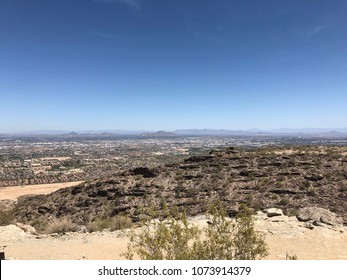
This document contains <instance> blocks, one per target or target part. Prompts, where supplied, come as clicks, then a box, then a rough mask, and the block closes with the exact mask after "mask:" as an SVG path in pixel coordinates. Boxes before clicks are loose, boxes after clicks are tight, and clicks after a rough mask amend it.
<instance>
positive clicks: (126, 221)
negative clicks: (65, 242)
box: [87, 215, 132, 232]
mask: <svg viewBox="0 0 347 280" xmlns="http://www.w3.org/2000/svg"><path fill="white" fill-rule="evenodd" d="M131 226H132V221H131V219H130V218H129V217H126V216H123V215H118V216H114V217H110V216H98V217H96V218H95V219H94V220H93V221H92V222H90V223H89V224H88V225H87V229H88V231H89V232H94V231H102V230H104V229H109V230H111V231H114V230H120V229H124V228H130V227H131Z"/></svg>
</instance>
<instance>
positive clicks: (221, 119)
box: [0, 0, 347, 132]
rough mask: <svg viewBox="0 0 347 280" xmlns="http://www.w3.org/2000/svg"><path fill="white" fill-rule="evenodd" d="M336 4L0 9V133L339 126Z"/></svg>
mask: <svg viewBox="0 0 347 280" xmlns="http://www.w3.org/2000/svg"><path fill="white" fill-rule="evenodd" d="M346 14H347V1H345V0H329V1H328V0H324V1H323V0H305V1H303V0H281V1H279V0H184V1H183V0H175V1H173V0H171V1H169V0H73V1H71V0H50V1H47V0H0V132H1V131H3V132H4V131H10V132H13V131H23V130H26V131H27V130H39V129H52V130H56V129H62V130H86V129H93V130H98V129H100V130H104V129H128V130H133V129H144V130H159V129H165V130H174V129H181V128H215V129H218V128H224V129H248V128H260V129H273V128H282V127H288V128H304V127H313V128H317V127H331V128H338V127H346V126H347V109H346V107H347V17H346Z"/></svg>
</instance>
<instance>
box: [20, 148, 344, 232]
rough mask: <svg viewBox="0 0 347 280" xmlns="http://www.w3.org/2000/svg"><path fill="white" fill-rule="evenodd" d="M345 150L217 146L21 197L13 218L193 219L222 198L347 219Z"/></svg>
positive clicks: (229, 204)
mask: <svg viewBox="0 0 347 280" xmlns="http://www.w3.org/2000/svg"><path fill="white" fill-rule="evenodd" d="M346 155H347V148H346V147H285V148H284V147H282V148H278V147H276V148H271V147H268V148H260V149H254V150H237V149H234V148H229V149H223V150H215V151H211V152H210V153H209V154H206V155H201V156H194V157H190V158H187V159H185V160H184V161H182V162H181V163H177V164H166V165H163V166H158V167H156V168H150V169H149V168H147V167H139V168H136V169H132V170H129V171H126V172H124V171H122V172H119V173H117V172H115V173H114V175H112V176H109V177H107V178H103V179H98V180H94V181H89V182H88V181H87V182H85V183H82V184H80V185H78V186H75V187H71V188H64V189H60V190H58V191H56V192H54V193H51V194H48V195H39V196H24V197H21V198H19V199H18V202H17V204H16V206H15V209H14V216H15V220H16V221H18V222H21V223H24V224H30V225H33V226H35V227H40V226H44V224H45V223H47V222H48V221H50V220H52V219H55V218H63V217H64V218H68V219H69V220H71V221H72V222H73V223H75V224H76V225H78V226H84V225H87V224H88V223H90V222H91V221H93V220H95V219H97V218H103V217H114V216H119V215H121V216H127V217H129V218H130V219H131V220H132V222H135V223H136V222H137V221H139V220H141V219H142V218H143V216H144V215H145V214H146V210H148V208H151V209H154V210H157V211H156V212H157V213H160V209H161V208H163V207H165V206H169V207H172V206H177V207H178V208H179V209H180V210H181V211H186V212H187V213H188V214H189V215H190V216H194V215H198V214H203V213H205V212H206V210H207V208H208V205H209V204H211V203H213V201H216V200H218V201H222V203H223V204H224V205H225V207H226V209H227V210H228V213H229V215H230V216H233V215H235V214H236V213H237V212H238V208H239V205H240V204H241V203H243V204H247V205H248V206H249V207H251V208H253V209H255V210H263V209H267V208H271V207H276V208H281V209H283V211H284V213H285V214H286V215H288V216H295V215H297V213H298V211H299V210H300V209H301V208H303V207H309V206H319V207H321V208H324V209H327V210H330V211H332V212H334V213H336V214H337V215H338V216H339V217H341V218H342V220H343V223H344V224H345V225H346V223H347V215H346V213H347V162H346V161H347V160H346Z"/></svg>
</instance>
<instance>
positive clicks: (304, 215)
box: [296, 207, 343, 226]
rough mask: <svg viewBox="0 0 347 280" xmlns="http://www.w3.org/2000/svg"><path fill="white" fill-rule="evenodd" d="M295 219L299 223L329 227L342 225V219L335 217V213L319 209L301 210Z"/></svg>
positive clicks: (308, 208)
mask: <svg viewBox="0 0 347 280" xmlns="http://www.w3.org/2000/svg"><path fill="white" fill-rule="evenodd" d="M296 217H297V219H298V220H299V221H301V222H312V223H313V224H317V225H318V224H320V223H324V224H327V225H330V226H342V225H343V221H342V219H341V218H339V217H337V215H336V214H335V213H333V212H331V211H329V210H327V209H324V208H320V207H305V208H302V209H301V210H300V211H299V213H298V215H297V216H296Z"/></svg>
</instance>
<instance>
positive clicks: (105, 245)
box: [0, 217, 347, 260]
mask: <svg viewBox="0 0 347 280" xmlns="http://www.w3.org/2000/svg"><path fill="white" fill-rule="evenodd" d="M282 220H283V221H282V222H274V221H273V220H271V219H267V220H258V221H257V222H256V224H255V226H256V229H258V230H259V231H261V232H263V233H264V234H265V236H266V241H267V243H268V245H269V247H270V255H269V256H268V257H267V259H270V260H284V259H285V258H286V253H288V254H289V255H291V256H293V255H296V256H297V258H298V259H300V260H305V259H312V260H321V259H323V260H337V259H342V260H347V228H346V227H341V228H323V227H315V228H314V229H313V230H310V229H307V228H305V227H304V226H303V225H304V224H303V223H301V222H298V221H296V220H295V218H287V217H285V218H283V219H282ZM195 223H198V224H199V225H206V220H203V219H201V220H198V221H195ZM128 235H129V230H125V231H117V232H96V233H69V234H67V235H63V236H50V235H42V236H36V237H35V236H34V235H29V234H26V233H24V232H23V231H21V230H20V229H19V228H17V227H16V226H13V225H11V226H7V227H0V250H1V246H6V247H5V249H4V251H5V253H6V258H8V259H25V260H30V259H34V260H40V259H43V260H49V259H56V260H58V259H62V260H64V259H69V260H76V259H93V260H104V259H123V257H122V256H120V254H121V253H122V252H124V251H126V248H127V243H128V241H129V239H128V237H127V236H128Z"/></svg>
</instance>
